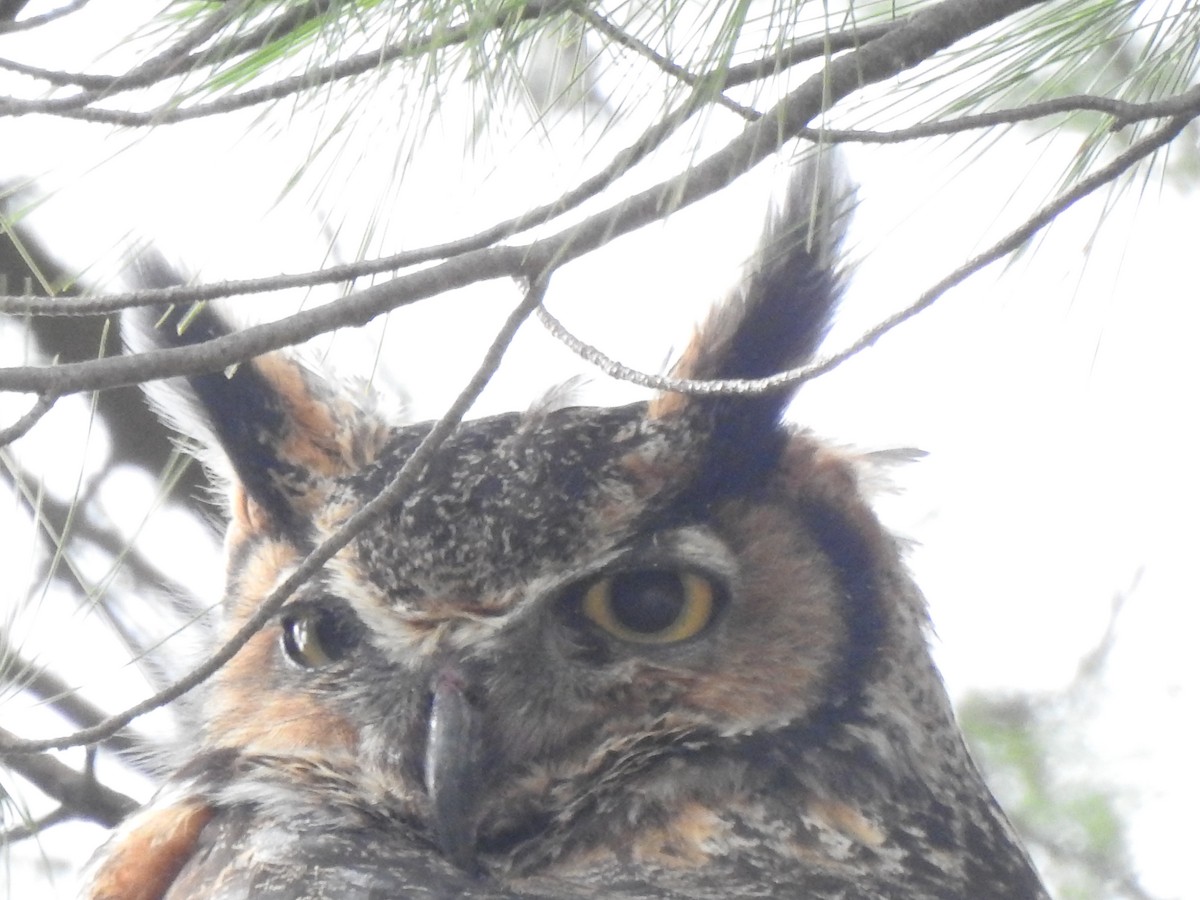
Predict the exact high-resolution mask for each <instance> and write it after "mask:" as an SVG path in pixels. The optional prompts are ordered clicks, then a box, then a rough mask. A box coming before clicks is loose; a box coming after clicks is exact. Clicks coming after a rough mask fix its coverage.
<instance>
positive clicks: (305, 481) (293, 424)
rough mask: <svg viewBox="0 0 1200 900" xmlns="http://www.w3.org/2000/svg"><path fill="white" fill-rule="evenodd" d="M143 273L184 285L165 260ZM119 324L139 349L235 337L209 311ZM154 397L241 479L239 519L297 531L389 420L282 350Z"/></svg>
mask: <svg viewBox="0 0 1200 900" xmlns="http://www.w3.org/2000/svg"><path fill="white" fill-rule="evenodd" d="M136 270H137V274H136V278H137V281H138V283H139V284H140V286H142V287H169V286H172V285H177V284H183V283H185V281H184V279H183V278H181V277H180V276H179V275H178V274H177V273H175V272H173V271H172V270H171V269H170V267H169V266H168V265H167V264H166V263H165V261H164V260H162V258H161V257H158V256H154V255H150V254H147V255H145V256H144V257H143V258H142V259H140V260H139V261H138V264H137V267H136ZM121 325H122V331H123V333H124V335H125V339H126V343H127V345H128V346H129V348H130V349H131V350H132V351H134V352H138V351H143V350H151V349H164V348H173V347H186V346H193V345H196V344H201V343H204V342H206V341H210V340H215V339H218V338H221V337H224V336H226V335H229V334H231V333H232V329H231V327H230V325H229V324H228V323H227V322H226V321H225V320H224V319H222V317H221V316H220V315H219V314H218V313H217V312H216V310H215V309H214V308H213V307H212V306H211V305H196V306H190V307H184V306H179V307H168V308H165V309H162V308H159V309H154V308H143V309H139V310H133V311H131V312H130V313H128V314H126V316H125V317H124V318H123V319H122V322H121ZM148 393H149V394H150V395H151V399H152V400H153V401H154V405H155V406H156V407H157V409H158V411H159V413H160V415H162V416H163V417H164V418H166V419H167V420H168V421H170V422H171V423H172V424H173V425H175V426H176V427H177V428H178V429H179V430H180V431H182V432H183V433H184V434H186V435H188V436H190V437H192V438H194V439H195V440H197V441H198V442H199V443H200V444H201V446H202V448H203V450H204V451H205V452H204V453H203V454H202V455H203V456H204V457H205V462H206V463H207V464H208V466H209V468H210V470H216V472H217V473H218V474H221V475H223V476H225V477H226V479H227V480H228V481H231V482H233V483H232V484H231V485H229V486H228V493H229V496H230V502H231V505H232V506H233V511H234V515H235V518H237V519H238V520H239V521H241V522H243V524H245V523H247V522H249V523H253V524H254V525H255V526H256V527H260V526H261V527H267V526H269V527H272V528H274V529H277V530H279V531H281V532H283V533H285V534H289V535H296V536H300V535H304V534H305V533H306V532H307V531H308V525H307V523H308V521H309V520H310V519H311V517H312V514H313V513H314V511H315V510H316V509H317V508H318V507H319V506H320V505H321V504H322V503H323V502H324V501H325V497H326V492H327V489H328V482H329V479H330V478H333V477H336V476H338V475H342V474H347V473H349V472H352V471H355V470H357V469H358V468H361V467H362V466H363V465H365V464H366V463H367V462H369V461H370V460H371V459H373V458H374V457H375V455H376V454H377V453H378V450H379V448H380V447H381V446H382V444H383V442H384V440H385V438H386V427H385V426H384V424H383V423H382V422H380V421H378V419H377V417H376V416H375V415H374V413H373V410H371V409H370V408H368V407H367V406H365V405H364V404H363V403H361V402H359V400H358V398H355V397H354V396H353V395H352V394H351V392H350V391H348V390H344V389H341V388H340V386H339V385H337V384H336V383H335V382H333V381H331V380H330V379H328V378H324V377H321V376H320V375H318V374H317V373H315V372H314V371H312V370H311V369H310V368H309V367H308V366H306V365H304V364H303V363H302V362H300V361H299V360H298V359H296V358H294V357H292V356H290V355H285V354H283V353H268V354H266V355H264V356H260V357H258V358H256V359H254V360H251V361H250V362H248V363H244V364H242V365H238V366H235V367H232V368H231V369H228V370H224V371H216V372H211V373H205V374H202V375H194V376H189V377H187V378H178V379H171V380H170V381H169V382H167V384H166V385H165V386H155V385H151V386H150V387H149V388H148ZM363 399H364V400H369V398H368V397H364V398H363Z"/></svg>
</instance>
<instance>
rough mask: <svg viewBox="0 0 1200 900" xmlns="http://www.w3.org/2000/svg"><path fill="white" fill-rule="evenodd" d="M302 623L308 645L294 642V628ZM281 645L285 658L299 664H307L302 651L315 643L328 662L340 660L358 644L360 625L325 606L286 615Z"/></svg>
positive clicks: (352, 617)
mask: <svg viewBox="0 0 1200 900" xmlns="http://www.w3.org/2000/svg"><path fill="white" fill-rule="evenodd" d="M301 623H303V625H304V630H305V631H306V632H307V641H308V643H307V644H306V645H305V646H303V647H302V646H300V645H299V644H298V643H297V640H298V637H299V633H298V630H297V628H296V626H297V625H299V624H301ZM283 626H284V627H283V632H284V645H285V647H286V648H287V651H288V655H289V656H291V657H292V659H293V660H295V661H296V662H298V663H300V664H301V665H311V664H312V663H311V662H310V661H309V660H310V657H307V656H306V655H305V651H306V650H308V649H312V648H311V644H314V643H315V644H316V645H317V648H319V650H320V652H322V653H323V654H324V655H325V656H327V657H328V658H329V661H330V662H338V661H339V660H341V659H344V658H345V657H346V656H347V655H348V654H349V653H350V651H351V650H353V649H354V648H355V646H357V645H358V642H359V639H360V634H359V629H360V627H361V626H360V625H359V623H358V620H357V618H355V617H354V616H353V615H350V614H347V613H343V612H341V611H340V610H336V609H329V608H325V607H312V608H310V609H306V610H303V611H300V612H298V613H297V614H296V615H294V616H289V617H288V618H286V619H284V622H283Z"/></svg>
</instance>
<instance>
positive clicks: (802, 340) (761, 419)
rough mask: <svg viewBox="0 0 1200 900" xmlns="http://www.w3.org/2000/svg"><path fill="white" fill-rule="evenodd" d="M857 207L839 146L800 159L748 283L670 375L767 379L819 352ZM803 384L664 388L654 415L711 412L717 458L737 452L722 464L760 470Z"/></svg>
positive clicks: (776, 446)
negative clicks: (700, 390)
mask: <svg viewBox="0 0 1200 900" xmlns="http://www.w3.org/2000/svg"><path fill="white" fill-rule="evenodd" d="M853 205H854V190H853V188H852V186H851V185H850V182H849V180H848V178H847V177H846V176H845V173H844V170H843V169H842V166H841V164H840V161H839V160H838V158H837V157H836V156H835V155H834V154H832V153H830V152H825V153H822V154H819V155H816V156H814V157H812V158H810V159H808V160H806V161H805V162H804V163H802V164H801V165H800V166H799V167H798V168H797V169H796V170H795V172H794V174H793V175H792V177H791V180H790V181H789V183H788V187H787V190H786V193H785V195H784V197H783V201H782V203H781V204H780V206H779V209H778V211H776V212H773V213H772V215H771V217H770V218H769V220H768V223H767V227H766V229H765V231H764V233H763V237H762V239H761V240H760V242H759V246H758V249H757V250H756V251H755V254H754V256H753V258H752V259H751V262H750V264H749V266H748V271H747V275H746V278H745V280H744V281H743V284H742V285H741V287H740V288H739V289H738V290H737V291H735V292H734V294H733V295H732V296H731V297H729V298H728V299H727V300H726V301H725V302H724V303H722V304H720V305H719V306H717V307H716V308H715V309H714V310H713V311H712V313H711V314H710V315H709V317H708V319H707V320H706V321H705V322H704V324H703V325H702V326H701V327H700V328H699V329H698V330H697V332H696V335H695V337H694V338H693V340H692V342H691V344H690V345H689V346H688V347H687V349H686V350H685V351H684V354H683V356H682V358H681V359H680V361H679V363H678V364H677V365H676V366H675V367H674V369H673V370H672V373H671V374H672V375H673V376H675V377H678V378H688V379H736V378H747V379H752V378H766V377H769V376H771V375H775V374H777V373H779V372H781V371H785V370H787V369H791V368H795V367H796V366H799V365H803V364H804V363H805V362H807V361H808V360H809V359H811V358H812V355H813V354H814V353H815V352H816V349H817V347H818V346H819V345H820V343H821V341H822V339H823V338H824V337H825V333H826V331H827V329H828V327H829V322H830V318H831V316H832V313H833V310H834V308H835V307H836V305H837V302H838V300H839V298H840V296H841V278H840V275H839V272H838V252H839V248H840V245H841V242H842V239H843V236H844V234H845V231H846V226H847V224H848V222H849V213H850V212H851V210H852V207H853ZM795 391H796V388H795V387H794V386H788V387H782V388H780V389H778V390H774V391H770V392H767V393H758V394H722V395H692V396H685V395H681V394H673V393H664V394H662V395H660V396H659V397H658V398H657V399H656V400H654V401H653V402H652V403H651V406H650V415H651V416H653V417H658V418H664V417H668V416H674V415H693V414H697V413H698V414H700V415H701V416H704V417H707V418H708V422H709V423H710V424H709V425H708V427H709V428H710V429H711V436H710V439H709V446H710V451H709V454H710V456H712V455H714V454H716V456H717V459H716V460H715V463H714V464H715V465H720V463H721V461H722V460H723V459H724V458H725V457H726V456H727V455H728V454H733V456H732V457H731V459H732V460H733V461H734V462H735V465H734V466H729V467H724V468H725V469H727V470H728V471H729V472H732V471H733V470H734V469H735V468H736V467H741V468H740V471H742V472H743V474H744V475H746V476H749V477H752V476H753V472H752V471H749V469H754V468H757V469H759V470H761V469H764V468H766V467H769V466H770V465H772V464H773V463H774V460H775V458H776V456H777V454H778V451H779V449H780V448H781V446H782V444H781V441H782V435H781V434H780V433H779V428H778V424H779V419H780V417H781V416H782V415H783V411H784V409H785V408H786V407H787V405H788V403H789V402H790V401H791V399H792V397H793V395H794V394H795ZM756 460H757V463H756V462H755V461H756ZM747 466H749V469H747Z"/></svg>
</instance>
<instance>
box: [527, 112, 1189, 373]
mask: <svg viewBox="0 0 1200 900" xmlns="http://www.w3.org/2000/svg"><path fill="white" fill-rule="evenodd" d="M1191 121H1192V119H1191V117H1190V116H1180V117H1178V118H1175V119H1172V120H1171V121H1169V122H1168V123H1167V124H1166V125H1164V126H1163V127H1162V128H1160V129H1159V130H1158V131H1155V132H1153V133H1152V134H1150V135H1147V136H1146V137H1145V138H1143V139H1142V140H1140V141H1138V142H1137V143H1136V144H1134V145H1133V146H1131V147H1130V148H1129V149H1128V150H1126V151H1125V152H1124V153H1122V154H1121V155H1120V156H1118V157H1117V158H1116V159H1114V160H1113V161H1112V162H1111V163H1109V164H1108V165H1107V166H1105V167H1104V168H1102V169H1100V170H1098V171H1096V172H1095V173H1093V174H1092V175H1090V176H1088V177H1087V178H1085V179H1083V180H1082V181H1081V182H1079V184H1077V185H1076V186H1075V187H1074V188H1072V189H1071V190H1069V191H1066V192H1065V193H1063V194H1060V195H1059V196H1058V197H1057V198H1055V199H1054V200H1053V201H1051V202H1050V203H1048V204H1047V205H1045V206H1043V207H1042V208H1041V209H1040V210H1038V211H1037V212H1036V213H1034V214H1033V215H1032V216H1030V217H1029V218H1028V219H1027V220H1026V221H1025V222H1024V223H1023V224H1022V225H1020V226H1019V227H1018V228H1016V229H1014V230H1013V231H1011V232H1009V233H1008V234H1007V235H1005V236H1004V237H1003V238H1001V239H1000V240H999V241H997V242H996V243H995V244H993V245H992V246H991V247H989V248H988V249H987V250H985V251H984V252H983V253H980V254H979V255H978V256H975V257H974V258H972V259H971V260H969V261H967V262H966V263H964V264H963V265H961V266H959V267H958V268H957V269H955V270H954V271H953V272H951V273H950V274H949V275H947V276H946V277H945V278H943V279H942V280H941V281H939V282H937V284H935V285H933V287H931V288H929V289H928V290H927V291H925V292H924V293H922V294H921V296H920V297H918V298H917V299H916V300H915V301H914V302H913V303H911V304H910V305H909V306H906V307H905V308H904V309H902V310H900V311H899V312H897V313H895V314H893V315H891V316H889V317H888V318H886V319H884V320H883V321H882V322H880V323H879V324H878V325H876V326H875V327H873V328H872V329H870V330H869V331H867V332H866V333H865V334H863V335H862V336H861V337H859V338H858V340H856V341H854V343H852V344H850V345H849V346H848V347H846V348H845V349H844V350H841V351H839V352H837V353H835V354H833V355H832V356H829V357H826V358H825V359H823V360H820V361H818V362H815V363H812V364H810V365H806V366H801V367H798V368H795V369H788V370H787V371H784V372H780V373H779V374H777V375H772V376H770V377H768V378H727V379H713V380H711V381H697V380H694V379H686V378H670V377H668V376H665V375H652V374H650V373H649V372H643V371H640V370H638V369H634V368H631V367H629V366H626V365H624V364H623V363H620V362H618V361H616V360H615V359H613V358H612V357H610V356H608V355H607V354H605V353H604V352H603V351H601V350H600V349H598V348H597V347H595V346H593V345H591V344H588V343H587V342H585V341H582V340H580V339H579V338H578V337H576V336H575V335H574V334H572V333H571V332H570V331H569V330H568V329H567V328H566V326H564V325H563V324H562V322H561V321H559V320H558V319H557V318H556V317H555V316H554V315H553V314H552V313H551V312H550V311H549V310H547V309H546V308H545V307H542V308H540V309H539V310H538V318H539V319H540V321H541V322H542V324H543V325H544V326H545V327H546V330H547V331H549V332H550V334H551V335H553V336H554V337H555V338H557V339H558V340H559V341H561V342H562V343H563V344H564V345H565V346H567V347H568V348H569V349H571V350H572V351H573V352H574V353H576V354H578V355H579V356H580V357H581V358H583V359H585V360H587V361H588V362H590V363H591V364H593V365H595V366H596V367H598V368H599V369H601V370H602V371H603V372H604V373H605V374H606V375H609V376H611V377H613V378H618V379H620V380H621V381H628V382H631V383H632V384H636V385H640V386H641V387H647V388H653V389H655V390H659V391H674V392H676V393H681V394H745V395H750V394H762V393H767V392H769V391H775V390H779V389H781V388H785V387H789V386H792V385H796V384H803V383H804V382H806V381H811V380H812V379H813V378H816V377H817V376H818V375H824V374H825V373H827V372H829V371H831V370H833V369H835V368H837V367H838V366H839V365H841V364H842V363H844V362H845V361H846V360H848V359H850V358H851V357H854V356H857V355H858V354H859V353H861V352H862V351H863V350H865V349H867V348H868V347H870V346H872V345H873V344H875V343H876V342H877V341H878V340H879V339H880V338H881V337H883V336H884V335H885V334H887V333H888V332H889V331H891V330H892V329H894V328H895V327H896V326H898V325H900V324H901V323H903V322H906V321H908V320H909V319H911V318H912V317H913V316H915V315H917V314H918V313H920V312H922V311H924V310H925V309H928V308H929V307H930V306H932V305H933V303H934V302H935V301H936V300H938V298H940V297H941V296H942V295H943V294H945V293H946V292H947V291H948V290H950V289H951V288H953V287H956V286H957V285H959V284H961V283H962V282H963V281H965V280H966V279H967V278H969V277H970V276H971V275H974V274H975V273H976V272H978V271H980V270H982V269H984V268H985V267H987V266H989V265H991V264H992V263H993V262H995V261H996V260H998V259H1000V258H1001V257H1003V256H1006V255H1007V254H1009V253H1011V252H1012V251H1014V250H1016V249H1017V248H1019V247H1020V246H1021V245H1022V244H1024V243H1025V242H1026V241H1027V240H1029V238H1031V237H1032V236H1033V235H1034V234H1036V233H1037V232H1038V231H1040V230H1041V229H1042V228H1044V227H1045V226H1046V225H1048V224H1050V223H1051V222H1053V221H1054V220H1055V219H1056V218H1057V217H1058V216H1059V215H1061V214H1062V213H1063V212H1064V211H1065V210H1066V209H1067V208H1068V207H1070V206H1072V205H1073V204H1074V203H1075V202H1076V201H1078V200H1080V199H1082V198H1083V197H1086V196H1087V195H1088V194H1090V193H1092V192H1093V191H1095V190H1096V189H1098V188H1100V187H1102V186H1104V185H1105V184H1108V183H1109V182H1111V181H1112V180H1113V179H1115V178H1117V177H1119V176H1120V175H1121V173H1123V172H1125V171H1126V170H1127V169H1129V168H1130V167H1132V166H1134V165H1136V164H1137V163H1138V162H1139V161H1141V160H1142V159H1144V158H1145V157H1147V156H1149V155H1150V154H1151V153H1153V152H1154V151H1155V150H1157V149H1158V148H1159V147H1162V146H1164V145H1166V144H1168V143H1170V142H1171V141H1172V140H1174V139H1175V138H1176V137H1177V136H1178V135H1179V134H1180V133H1181V132H1182V131H1183V129H1184V128H1186V127H1187V125H1188V123H1190V122H1191Z"/></svg>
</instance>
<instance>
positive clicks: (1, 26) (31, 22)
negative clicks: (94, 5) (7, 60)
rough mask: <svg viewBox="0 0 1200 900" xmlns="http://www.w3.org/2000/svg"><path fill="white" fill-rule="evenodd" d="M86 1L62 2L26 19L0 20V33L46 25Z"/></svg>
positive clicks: (79, 8) (75, 10)
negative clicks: (14, 20) (55, 7)
mask: <svg viewBox="0 0 1200 900" xmlns="http://www.w3.org/2000/svg"><path fill="white" fill-rule="evenodd" d="M88 2H89V0H72V2H70V3H64V4H63V5H62V6H60V7H59V8H58V9H52V10H50V11H49V12H44V13H42V14H41V15H37V16H30V17H29V18H28V19H22V20H21V21H20V22H0V34H12V33H13V32H14V31H32V30H33V29H34V28H40V27H41V26H42V25H48V24H49V23H51V22H53V21H54V20H55V19H61V18H62V17H63V16H69V15H70V14H71V13H73V12H77V11H78V10H81V9H83V8H84V7H85V6H87V5H88Z"/></svg>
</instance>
